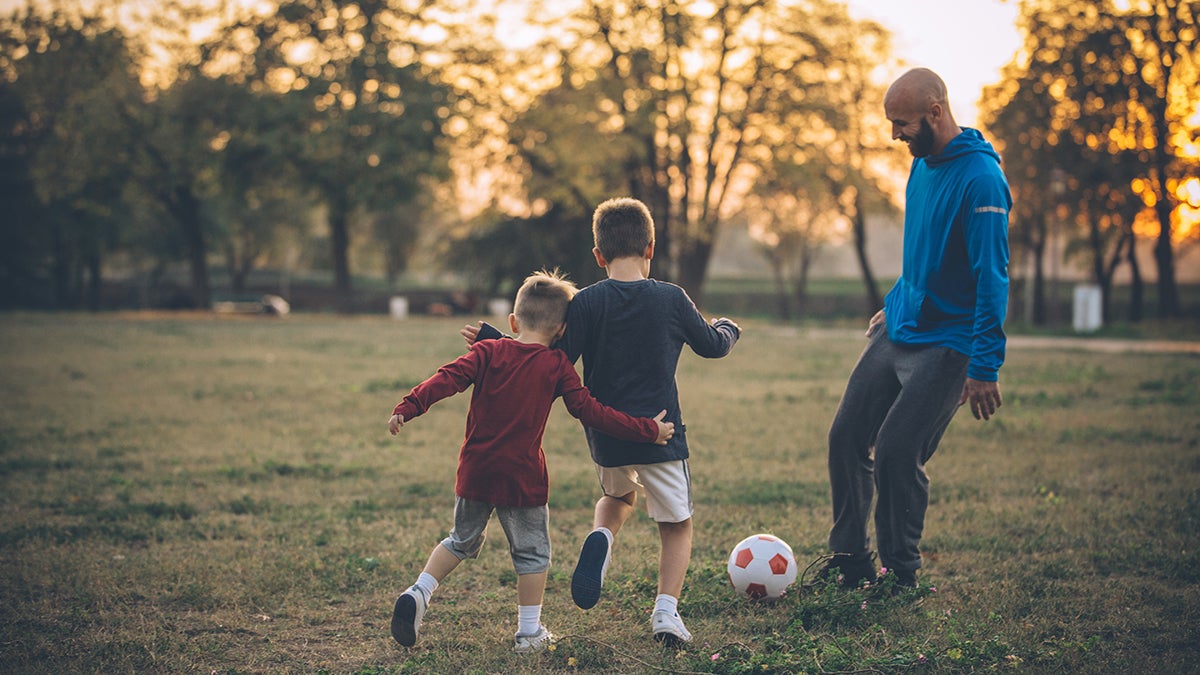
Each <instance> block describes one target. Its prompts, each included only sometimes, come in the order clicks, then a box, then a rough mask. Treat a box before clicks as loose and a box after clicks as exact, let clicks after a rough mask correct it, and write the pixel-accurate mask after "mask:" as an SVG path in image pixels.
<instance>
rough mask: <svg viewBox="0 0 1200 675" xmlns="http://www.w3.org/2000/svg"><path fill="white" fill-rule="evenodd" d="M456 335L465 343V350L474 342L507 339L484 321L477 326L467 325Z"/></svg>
mask: <svg viewBox="0 0 1200 675" xmlns="http://www.w3.org/2000/svg"><path fill="white" fill-rule="evenodd" d="M458 334H459V335H461V336H462V337H463V340H466V342H467V348H468V349H470V348H471V346H472V345H474V344H475V343H476V342H482V341H483V340H499V339H500V338H505V337H508V336H507V335H505V334H504V333H501V332H500V330H499V329H498V328H496V327H495V326H493V325H492V324H490V323H488V322H486V321H480V322H479V325H478V326H472V325H471V324H467V325H465V326H463V327H462V329H461V330H459V331H458Z"/></svg>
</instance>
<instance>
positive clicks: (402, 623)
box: [392, 588, 429, 647]
mask: <svg viewBox="0 0 1200 675" xmlns="http://www.w3.org/2000/svg"><path fill="white" fill-rule="evenodd" d="M428 607H429V603H428V602H427V601H426V600H425V595H424V594H422V593H421V592H420V591H417V590H414V589H412V588H410V589H408V590H407V591H404V592H403V593H401V594H400V597H399V598H396V606H395V607H394V608H393V609H392V637H393V638H395V640H396V642H399V643H400V644H401V645H404V646H405V647H411V646H413V645H414V644H416V643H417V635H419V634H420V633H421V619H423V618H425V610H426V609H427V608H428Z"/></svg>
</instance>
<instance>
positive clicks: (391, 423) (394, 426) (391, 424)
mask: <svg viewBox="0 0 1200 675" xmlns="http://www.w3.org/2000/svg"><path fill="white" fill-rule="evenodd" d="M402 426H404V416H403V415H392V418H391V419H390V420H388V431H390V432H392V435H393V436H395V435H396V434H397V433H399V432H400V427H402Z"/></svg>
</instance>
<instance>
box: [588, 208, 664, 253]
mask: <svg viewBox="0 0 1200 675" xmlns="http://www.w3.org/2000/svg"><path fill="white" fill-rule="evenodd" d="M592 237H593V238H594V239H595V242H596V248H598V249H600V255H602V256H604V259H605V260H609V261H612V260H616V259H617V258H628V257H638V258H640V257H642V256H643V255H644V254H645V253H646V248H647V247H649V246H650V245H651V244H653V243H654V218H652V217H651V216H650V209H648V208H646V205H645V204H643V203H642V202H640V201H638V200H636V199H633V198H631V197H617V198H615V199H609V200H608V201H606V202H604V203H602V204H600V206H597V207H596V211H595V213H593V214H592Z"/></svg>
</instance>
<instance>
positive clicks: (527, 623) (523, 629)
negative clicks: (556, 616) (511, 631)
mask: <svg viewBox="0 0 1200 675" xmlns="http://www.w3.org/2000/svg"><path fill="white" fill-rule="evenodd" d="M541 624H542V606H541V605H517V635H533V634H534V633H537V632H538V626H540V625H541Z"/></svg>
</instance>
